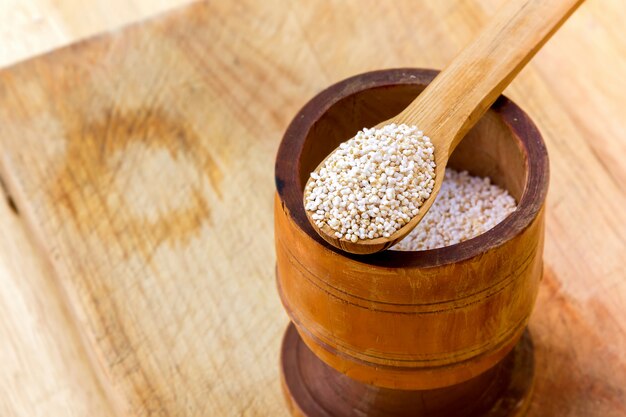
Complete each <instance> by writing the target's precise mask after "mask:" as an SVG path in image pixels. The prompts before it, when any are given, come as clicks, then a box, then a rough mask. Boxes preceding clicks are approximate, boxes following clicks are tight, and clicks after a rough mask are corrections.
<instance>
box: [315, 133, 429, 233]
mask: <svg viewBox="0 0 626 417" xmlns="http://www.w3.org/2000/svg"><path fill="white" fill-rule="evenodd" d="M434 184H435V158H434V147H433V144H432V143H431V142H430V139H429V138H428V137H427V136H424V134H423V133H422V132H421V131H420V130H419V129H418V128H417V127H415V126H407V125H405V124H401V125H396V124H395V123H392V124H388V125H385V126H383V127H382V128H380V129H375V128H373V129H363V130H362V131H360V132H359V133H357V135H356V136H355V137H353V138H352V139H350V140H348V141H346V142H344V143H342V144H341V145H340V146H339V148H338V149H336V150H335V151H334V152H333V153H332V154H331V155H330V156H329V157H328V158H327V159H326V161H325V162H324V164H323V165H322V166H320V167H318V169H317V170H316V171H315V172H313V173H311V178H310V181H309V182H308V183H307V186H306V188H305V190H304V196H305V209H306V210H307V211H309V212H311V218H312V219H313V220H314V222H315V224H316V225H317V227H319V228H323V227H324V226H328V227H330V228H331V229H332V230H333V231H334V232H335V236H336V237H337V238H340V239H342V238H343V239H345V240H349V241H351V242H357V241H359V240H365V239H375V238H379V237H389V236H391V235H392V234H393V233H394V232H395V231H397V230H398V229H400V228H401V227H402V226H403V225H405V224H406V223H408V222H409V221H410V220H411V219H412V218H413V217H414V216H416V215H417V214H418V212H419V208H420V207H421V206H422V204H423V202H424V201H425V200H426V199H427V198H428V197H429V196H430V193H431V192H432V189H433V186H434Z"/></svg>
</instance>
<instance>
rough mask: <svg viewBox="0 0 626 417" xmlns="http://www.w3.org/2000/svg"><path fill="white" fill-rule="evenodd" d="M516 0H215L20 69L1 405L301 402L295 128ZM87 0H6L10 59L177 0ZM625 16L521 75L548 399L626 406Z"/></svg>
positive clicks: (4, 96)
mask: <svg viewBox="0 0 626 417" xmlns="http://www.w3.org/2000/svg"><path fill="white" fill-rule="evenodd" d="M502 1H503V0H481V1H476V2H470V1H458V0H457V1H454V0H448V1H439V0H437V1H435V0H428V1H424V2H419V6H416V3H415V2H413V1H410V0H403V1H395V2H375V1H368V2H363V1H357V0H353V1H324V2H286V1H281V0H272V1H265V2H258V1H253V0H243V1H239V2H229V1H212V2H209V3H206V4H203V5H196V6H192V7H193V8H192V9H189V10H182V11H175V12H173V13H172V14H171V15H169V17H166V18H164V19H160V20H159V21H157V22H156V23H150V24H144V25H142V26H136V27H134V28H132V29H130V30H127V31H123V32H120V31H114V32H111V33H110V34H108V35H106V36H104V37H101V38H99V39H97V40H95V41H89V43H88V44H83V45H81V46H78V47H72V48H71V49H66V50H63V51H60V52H55V53H54V54H52V55H48V56H45V57H43V58H38V59H37V60H35V61H30V62H27V63H24V64H21V65H18V66H14V67H12V68H9V69H7V70H5V71H3V72H2V73H1V75H0V146H1V147H2V149H3V152H2V154H1V155H0V176H1V177H2V179H3V181H4V182H5V183H7V185H8V188H9V189H10V193H11V194H12V196H13V198H14V199H15V200H16V201H17V205H18V208H19V210H20V215H19V217H18V218H16V217H14V216H13V215H12V214H11V212H10V211H9V210H7V209H6V208H4V209H3V210H2V211H0V222H1V223H0V225H1V226H2V230H3V237H2V242H3V243H2V250H1V251H0V259H1V262H0V265H2V269H1V271H2V272H0V279H2V282H3V290H2V293H1V296H0V300H1V301H0V302H1V304H0V306H1V307H0V309H1V310H0V311H3V312H5V311H6V314H4V315H3V318H2V321H0V335H1V337H2V340H3V341H4V340H10V341H11V342H10V343H7V342H3V343H2V344H0V355H2V358H3V359H4V358H5V357H6V358H7V359H8V360H9V361H11V362H10V363H11V366H3V367H2V369H1V370H0V380H1V381H2V382H0V388H1V390H0V412H1V413H2V414H3V415H18V416H30V415H52V414H54V415H94V414H95V413H97V412H101V413H102V415H105V416H106V415H114V414H117V415H122V414H126V413H129V414H134V415H151V416H152V415H186V416H189V415H198V416H200V415H246V416H248V415H259V416H262V415H286V409H285V406H284V404H283V400H282V395H281V393H280V387H279V381H278V348H279V343H280V340H279V338H280V336H281V335H282V332H283V330H284V328H285V325H286V318H285V316H284V314H283V313H282V309H281V307H280V303H279V301H278V297H277V295H276V291H275V288H274V277H273V274H274V253H273V235H272V228H273V224H272V222H273V219H272V209H271V207H272V192H273V189H274V185H273V162H274V161H273V158H274V153H275V151H276V146H277V144H278V141H279V139H280V136H281V134H282V132H283V131H284V129H285V127H286V125H287V123H288V122H289V120H290V118H291V117H292V116H293V115H294V114H295V112H296V111H297V109H298V108H299V107H300V106H301V105H302V104H304V102H305V101H306V100H307V99H308V98H309V97H311V96H312V95H313V94H314V93H316V92H317V91H319V90H320V89H321V88H323V87H325V86H327V85H328V84H330V83H331V82H334V81H337V80H339V79H342V78H345V77H347V76H350V75H353V74H355V73H359V72H363V71H366V70H372V69H377V68H389V67H397V66H418V67H419V66H421V67H436V68H437V67H441V66H443V65H444V64H445V63H446V62H447V61H449V60H450V59H451V58H452V57H453V56H454V55H455V54H456V52H457V51H458V50H459V49H460V48H461V47H462V46H463V45H464V44H465V43H466V42H467V41H468V40H469V39H470V38H471V36H472V35H473V34H475V33H476V32H477V31H478V30H479V29H480V27H481V25H482V24H483V23H484V22H486V21H487V19H488V17H489V15H490V14H491V13H492V12H493V11H494V10H495V9H496V7H497V6H498V5H499V4H501V3H502ZM83 3H88V2H79V1H68V0H65V1H60V2H59V1H57V2H52V1H44V0H32V1H25V2H24V1H17V0H9V1H8V3H7V2H6V1H5V2H3V3H2V4H1V6H0V7H1V8H0V19H1V20H0V21H1V22H2V23H6V24H4V25H2V26H1V27H2V31H3V32H2V34H3V36H2V44H0V45H2V47H1V48H0V57H1V62H2V63H4V64H8V63H11V62H14V61H17V60H21V59H23V58H25V57H27V56H29V55H33V54H37V53H39V52H42V51H44V50H46V49H49V48H50V47H53V46H57V45H59V44H62V43H65V42H67V41H68V40H69V39H73V38H75V37H82V36H85V35H88V34H90V33H94V32H97V31H100V30H104V29H107V28H109V27H110V26H111V25H115V24H117V23H118V22H120V21H129V20H131V19H134V18H135V16H137V17H139V16H143V15H144V14H147V13H150V12H151V11H153V10H157V9H160V8H164V7H167V6H168V5H169V4H170V3H171V2H163V3H162V4H151V3H153V2H150V1H133V2H130V3H129V4H127V2H124V1H121V0H117V1H112V0H109V1H107V2H99V1H98V2H90V4H83ZM29 13H30V14H29ZM24 16H26V18H24ZM33 16H34V18H33ZM624 21H626V4H624V2H623V1H621V0H595V1H589V2H587V3H586V4H584V5H583V6H582V7H581V8H580V9H579V11H578V12H577V13H576V14H575V15H574V16H573V17H572V18H571V20H570V21H568V22H567V23H566V24H565V25H564V26H563V28H562V29H561V30H560V31H559V33H557V34H556V35H555V36H554V38H553V39H552V40H551V41H550V42H549V43H548V44H547V45H546V47H545V48H544V50H542V51H541V52H539V54H538V55H537V56H536V58H535V59H534V60H533V62H531V64H530V65H529V67H528V68H526V69H525V70H524V71H522V73H521V74H520V75H519V76H518V78H517V79H516V81H515V82H514V83H513V84H512V85H511V87H510V88H509V89H508V90H507V94H508V95H510V96H511V98H513V99H514V100H515V101H516V102H517V103H518V104H520V105H521V106H522V107H523V108H524V109H525V110H526V111H527V112H528V113H529V114H530V115H531V117H532V118H533V119H534V120H535V122H536V123H537V124H538V126H539V127H540V129H541V131H542V133H543V135H544V137H545V139H546V141H547V143H548V148H549V152H550V156H551V168H552V179H551V190H550V194H549V198H548V207H547V213H546V230H547V235H546V247H545V256H544V257H545V270H546V274H545V276H544V280H543V282H542V287H541V289H540V293H539V299H538V301H537V306H536V308H535V312H534V315H533V317H532V318H531V325H530V327H531V331H532V332H533V336H534V340H535V346H536V352H537V362H538V368H537V369H538V375H537V381H536V392H535V396H534V399H533V404H532V406H531V412H530V414H531V415H532V416H553V415H554V416H556V415H558V416H603V417H605V416H608V417H612V416H624V415H626V393H625V392H624V387H625V386H626V325H625V324H624V321H623V316H624V314H625V313H626V281H625V280H624V277H625V276H626V270H625V263H624V261H623V260H624V258H625V256H626V244H625V242H626V230H625V226H624V225H626V211H625V210H624V207H626V191H625V190H626V166H625V164H624V162H623V160H622V156H623V155H624V154H625V152H626V117H625V116H626V114H625V113H626V111H625V110H624V109H625V108H626V78H625V77H624V76H623V74H625V73H626V53H625V52H624V51H626V34H625V33H626V32H624V30H623V22H624ZM111 121H113V122H115V123H116V124H115V123H114V124H111V123H110V122H111ZM107 126H117V127H116V128H114V129H112V130H107ZM149 126H152V127H149ZM124 132H132V133H134V134H135V135H131V136H128V135H127V134H125V133H124ZM159 133H163V134H162V135H159ZM181 138H182V139H181ZM131 142H132V143H131ZM590 204H591V206H590ZM249 206H251V207H253V208H254V209H253V210H248V209H247V207H249ZM589 209H591V210H589ZM12 216H13V217H12ZM22 224H24V225H26V226H27V227H28V230H29V233H28V235H29V236H31V237H32V241H34V242H37V245H38V246H39V247H40V249H41V250H39V249H35V246H34V245H33V243H32V242H31V241H29V239H27V236H26V235H27V234H26V233H25V232H24V230H23V228H22ZM251 233H254V235H251ZM39 259H41V260H39ZM33 265H34V266H33ZM48 265H51V266H48ZM52 269H54V272H55V273H54V274H53V273H52ZM24 275H28V276H29V278H28V279H24V278H23V276H24ZM53 275H54V277H53ZM57 283H58V284H60V285H57ZM7 288H8V289H11V288H13V289H14V290H7ZM35 288H37V289H39V290H40V291H41V292H40V293H34V289H35ZM10 291H14V293H12V292H10ZM20 300H23V301H20ZM42 317H43V318H45V319H42ZM70 317H73V319H70ZM70 322H71V323H73V325H72V324H71V323H70ZM72 326H74V327H72ZM81 338H82V339H84V340H85V341H86V343H85V346H86V348H83V347H82V344H81V341H80V339H81ZM89 357H90V358H92V359H88V358H89ZM3 363H5V362H3ZM11 381H15V383H11ZM106 404H108V408H107V405H106ZM84 410H89V412H85V411H84ZM94 410H95V411H94ZM95 415H97V414H95Z"/></svg>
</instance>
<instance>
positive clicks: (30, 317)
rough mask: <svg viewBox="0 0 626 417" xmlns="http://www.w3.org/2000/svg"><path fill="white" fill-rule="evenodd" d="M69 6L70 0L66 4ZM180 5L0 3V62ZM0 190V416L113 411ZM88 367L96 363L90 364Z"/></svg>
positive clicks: (108, 415) (135, 0) (53, 283)
mask: <svg viewBox="0 0 626 417" xmlns="http://www.w3.org/2000/svg"><path fill="white" fill-rule="evenodd" d="M72 3H73V4H72ZM176 4H182V1H177V0H171V1H164V2H155V1H152V0H131V1H128V0H123V1H118V0H113V1H111V0H107V1H101V0H97V1H90V2H75V1H73V0H56V1H54V2H51V1H47V0H4V1H1V2H0V39H1V41H0V66H4V65H7V64H9V63H12V62H15V61H18V60H22V59H24V58H27V57H29V56H32V55H34V54H38V53H41V52H43V51H46V50H49V49H51V48H53V47H56V46H60V45H63V44H67V43H69V42H71V41H74V40H76V39H78V38H81V37H85V36H88V35H90V34H93V33H96V32H98V31H102V30H108V29H112V28H114V27H116V26H119V25H120V24H123V23H125V22H129V21H131V20H134V19H138V18H141V17H145V16H147V15H149V14H154V13H157V12H159V11H162V10H163V9H164V8H167V7H173V6H175V5H176ZM4 196H5V193H4V189H3V190H2V192H1V193H0V197H2V198H0V230H2V233H0V287H1V288H2V290H1V291H0V317H1V320H0V340H2V343H0V361H1V362H2V364H3V366H2V367H0V415H3V416H23V417H33V416H50V415H53V416H57V417H63V416H68V417H69V416H76V417H79V416H86V415H89V416H94V417H112V416H114V415H116V414H117V413H116V411H115V409H116V404H114V402H112V401H111V395H110V394H109V393H107V392H106V391H107V389H108V386H109V384H108V382H106V381H105V382H104V384H102V383H101V382H102V381H101V379H102V375H98V374H99V369H98V367H99V366H98V364H96V363H95V361H94V358H90V357H89V355H88V354H89V353H90V351H87V352H86V351H85V349H84V346H83V345H84V343H82V341H81V335H80V334H79V332H78V331H77V327H76V323H75V320H73V318H72V317H70V313H69V311H68V309H67V303H66V299H65V297H63V295H62V293H61V291H60V288H59V285H58V281H57V279H56V277H55V276H54V274H53V273H52V271H51V268H50V263H49V260H48V259H47V257H45V256H44V257H42V256H41V255H42V254H41V253H40V251H38V250H37V248H36V247H35V246H34V245H33V242H32V241H31V239H29V236H28V235H27V233H26V232H25V230H24V225H23V224H22V223H23V222H22V221H21V218H20V216H19V213H16V212H15V211H14V210H13V209H12V208H11V205H12V202H10V201H9V200H8V199H5V198H4ZM94 365H95V366H94Z"/></svg>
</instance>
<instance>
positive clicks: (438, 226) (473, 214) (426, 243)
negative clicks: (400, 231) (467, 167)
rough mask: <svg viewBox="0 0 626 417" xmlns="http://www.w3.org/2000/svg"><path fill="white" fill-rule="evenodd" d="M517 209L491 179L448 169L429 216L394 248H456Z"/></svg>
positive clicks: (404, 249) (511, 198) (512, 201)
mask: <svg viewBox="0 0 626 417" xmlns="http://www.w3.org/2000/svg"><path fill="white" fill-rule="evenodd" d="M515 208H516V204H515V199H514V198H513V197H511V195H510V194H509V193H508V192H507V191H506V190H505V189H503V188H501V187H499V186H497V185H495V184H491V181H490V179H489V178H481V177H474V176H472V175H469V174H468V173H467V171H461V172H457V171H455V170H453V169H451V168H446V175H445V177H444V180H443V182H442V183H441V189H440V190H439V193H438V194H437V198H436V199H435V202H434V203H433V205H432V206H431V207H430V210H428V213H426V215H424V217H423V218H422V220H420V222H419V223H418V224H417V226H416V227H415V229H413V230H411V233H409V234H408V235H407V236H406V237H405V238H404V239H402V240H401V241H400V242H398V243H397V244H395V245H394V246H393V247H392V248H391V249H392V250H403V251H418V250H426V249H436V248H441V247H444V246H450V245H454V244H456V243H460V242H463V241H465V240H468V239H471V238H473V237H476V236H478V235H480V234H482V233H485V232H486V231H488V230H489V229H492V228H493V227H495V226H496V225H497V224H498V223H500V222H501V221H502V220H504V219H505V218H506V217H507V216H508V215H509V214H511V213H512V212H513V211H515Z"/></svg>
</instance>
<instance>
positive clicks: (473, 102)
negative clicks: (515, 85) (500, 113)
mask: <svg viewBox="0 0 626 417" xmlns="http://www.w3.org/2000/svg"><path fill="white" fill-rule="evenodd" d="M582 2H583V0H507V1H505V5H504V6H503V7H502V8H501V9H500V10H499V11H498V12H497V13H496V15H495V16H494V17H493V19H491V20H490V22H489V23H488V24H487V26H486V27H485V28H484V29H483V30H482V31H481V32H480V34H479V35H478V37H476V38H475V39H474V40H473V41H472V42H471V43H470V44H469V45H468V47H466V48H465V49H463V50H462V52H461V53H460V54H459V55H457V57H456V58H455V59H454V60H453V61H452V62H451V63H450V64H449V65H448V66H447V67H446V68H445V69H444V70H443V71H442V72H441V73H440V74H439V75H438V76H437V78H435V80H433V82H432V83H431V84H430V85H429V86H428V87H427V88H426V89H425V90H424V92H422V94H420V95H419V97H418V98H417V99H416V100H415V101H413V103H411V104H410V105H409V106H408V107H407V108H406V109H405V110H404V111H403V112H402V113H401V114H400V115H398V116H397V117H395V118H394V119H396V121H399V122H405V123H410V124H415V125H417V126H419V127H420V129H422V130H423V131H424V132H425V133H427V134H428V135H429V136H430V137H431V138H435V139H436V142H440V141H441V140H443V141H447V144H448V145H449V146H447V147H446V148H448V152H449V153H452V151H453V150H454V148H455V147H456V145H457V144H458V142H459V141H460V140H461V138H463V136H464V135H465V134H466V133H467V131H468V130H470V129H471V128H472V127H473V126H474V124H475V123H476V122H477V121H478V119H480V117H481V116H482V115H483V114H484V113H485V112H486V111H487V109H488V108H489V107H490V106H491V105H492V104H493V102H494V101H495V100H496V98H498V96H499V95H500V93H502V91H503V90H504V88H505V87H506V86H507V85H508V84H509V83H510V82H511V80H512V79H513V77H515V75H516V74H517V73H518V72H519V71H520V70H521V69H522V68H523V67H524V65H526V63H527V62H528V61H529V60H530V59H531V58H532V57H533V55H535V53H536V52H537V50H539V48H541V46H542V45H543V44H544V43H545V42H546V41H547V40H548V39H549V38H550V36H552V34H553V33H554V32H555V31H556V30H557V29H558V28H559V26H561V24H562V23H563V22H564V21H565V20H566V19H567V18H568V17H569V15H570V14H572V13H573V12H574V10H575V9H576V8H577V7H578V6H579V5H580V4H581V3H582ZM444 143H445V142H444ZM442 150H443V149H442ZM449 153H448V155H449Z"/></svg>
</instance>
